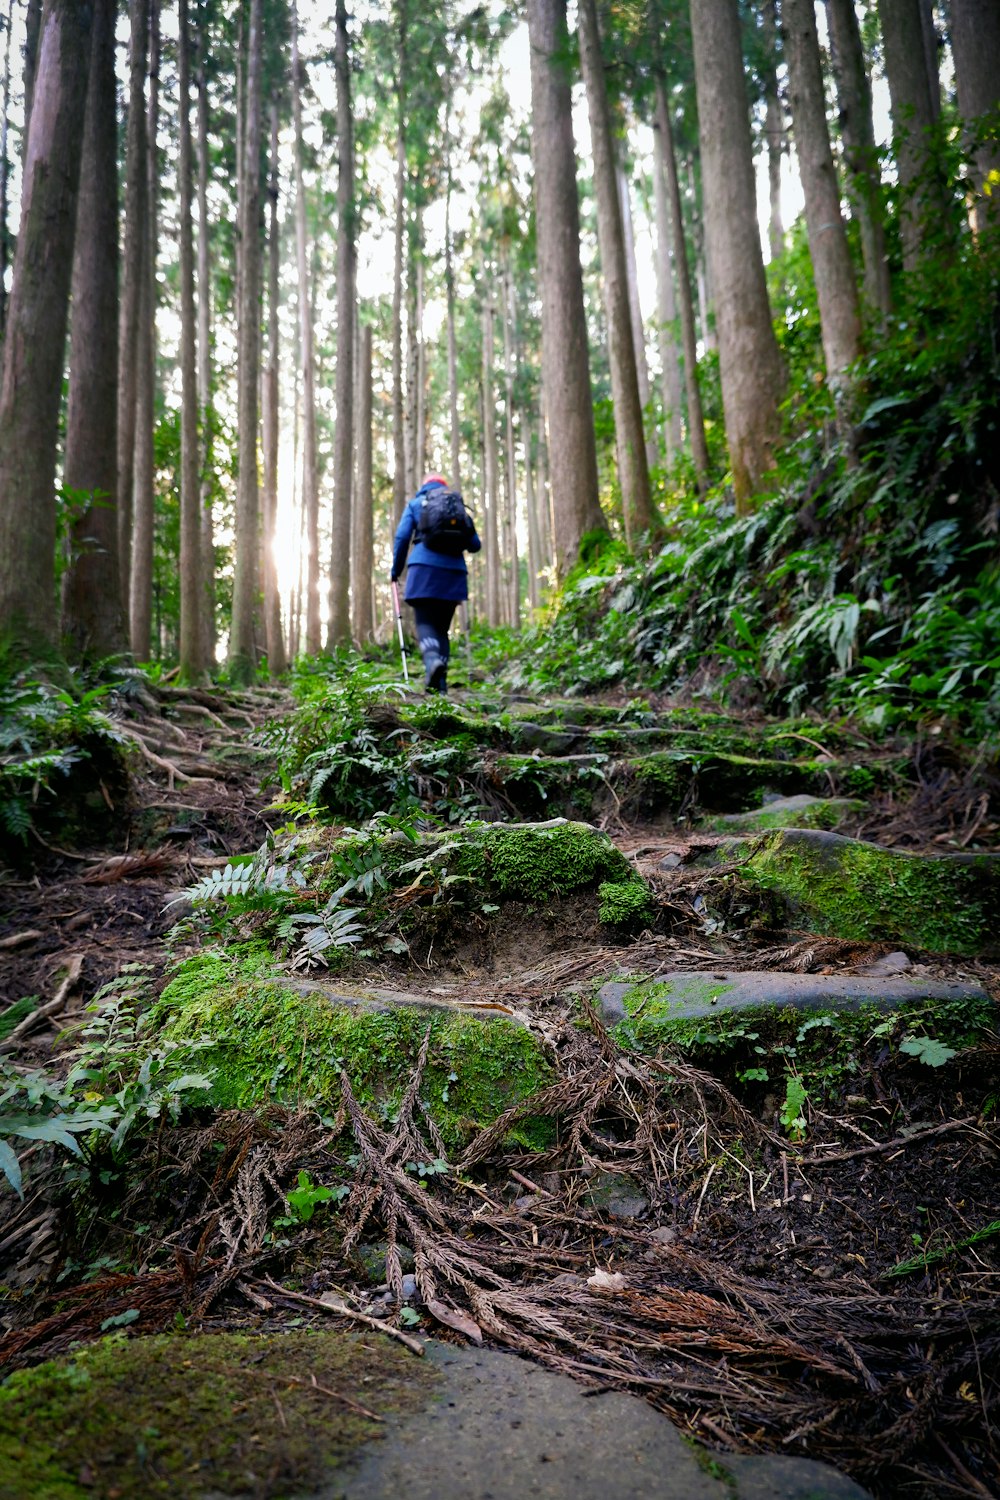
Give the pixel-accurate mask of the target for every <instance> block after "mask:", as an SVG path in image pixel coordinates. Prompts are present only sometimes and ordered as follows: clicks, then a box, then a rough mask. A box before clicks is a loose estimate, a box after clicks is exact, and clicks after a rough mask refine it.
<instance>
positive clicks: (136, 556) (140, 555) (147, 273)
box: [129, 0, 160, 661]
mask: <svg viewBox="0 0 1000 1500" xmlns="http://www.w3.org/2000/svg"><path fill="white" fill-rule="evenodd" d="M159 119H160V0H149V100H148V104H147V119H146V234H145V236H144V239H143V255H142V273H141V283H140V301H139V321H138V326H137V331H136V376H135V453H134V467H133V476H134V477H133V486H134V489H133V511H132V578H131V581H130V583H129V638H130V641H131V645H132V654H133V656H134V657H135V658H136V660H137V661H148V660H149V658H150V655H151V646H152V629H153V528H154V524H155V514H156V512H155V496H154V486H155V480H156V472H155V469H156V466H155V462H154V454H153V427H154V424H155V420H156V300H157V299H156V258H157V250H158V248H159V213H158V197H159V193H158V186H159V169H160V158H159V149H158V136H159Z"/></svg>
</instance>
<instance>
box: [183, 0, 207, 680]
mask: <svg viewBox="0 0 1000 1500" xmlns="http://www.w3.org/2000/svg"><path fill="white" fill-rule="evenodd" d="M190 46H191V38H190V31H189V23H188V0H177V82H178V95H179V99H178V134H179V142H178V152H177V215H178V228H179V238H180V302H181V476H180V478H181V496H180V500H181V546H180V581H181V617H180V651H179V664H180V674H181V677H182V679H184V680H185V681H188V682H199V681H201V680H202V679H203V678H204V677H205V675H206V662H205V658H204V650H205V631H204V627H203V624H202V618H201V613H202V608H203V606H204V601H205V591H204V588H203V586H202V579H201V566H202V550H201V485H200V475H199V472H198V471H199V464H198V335H197V326H196V314H195V291H194V226H193V223H192V199H193V197H194V174H193V170H192V150H191V61H190Z"/></svg>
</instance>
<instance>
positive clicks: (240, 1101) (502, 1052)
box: [160, 956, 552, 1146]
mask: <svg viewBox="0 0 1000 1500" xmlns="http://www.w3.org/2000/svg"><path fill="white" fill-rule="evenodd" d="M160 1014H161V1025H162V1029H163V1032H164V1035H165V1036H166V1037H168V1038H181V1037H190V1036H191V1035H193V1034H204V1035H206V1036H208V1037H210V1038H211V1039H212V1041H213V1043H214V1045H213V1046H212V1047H211V1048H209V1049H207V1050H206V1052H205V1053H203V1054H202V1055H201V1060H202V1065H203V1066H204V1067H205V1068H206V1069H208V1070H211V1071H213V1072H214V1075H215V1077H214V1084H213V1090H212V1099H213V1102H214V1103H215V1104H216V1105H217V1106H218V1107H220V1108H236V1107H247V1106H252V1105H256V1104H261V1103H266V1102H269V1101H271V1100H278V1101H281V1102H284V1103H295V1104H298V1103H302V1102H306V1101H309V1102H311V1103H314V1104H316V1105H317V1106H318V1107H320V1108H321V1109H325V1110H326V1111H328V1112H331V1113H332V1111H333V1109H334V1108H335V1107H336V1104H337V1102H338V1101H339V1099H340V1073H341V1070H343V1071H344V1072H346V1074H347V1076H348V1078H349V1079H350V1081H351V1086H352V1088H353V1090H354V1092H355V1094H356V1096H357V1097H358V1098H359V1099H360V1101H361V1102H362V1103H363V1104H365V1105H366V1106H369V1107H373V1108H377V1109H380V1110H382V1111H383V1112H384V1113H385V1114H386V1115H392V1114H393V1113H394V1111H395V1109H396V1107H397V1106H398V1104H399V1100H400V1097H401V1096H402V1094H403V1092H404V1091H405V1089H406V1086H407V1084H408V1082H409V1079H410V1077H411V1075H412V1072H413V1068H414V1065H415V1063H416V1060H417V1056H418V1054H419V1052H420V1048H421V1045H422V1043H423V1039H424V1035H425V1033H426V1031H427V1027H428V1025H430V1027H431V1048H430V1053H429V1057H428V1064H427V1068H426V1070H425V1073H424V1083H423V1090H422V1097H423V1098H424V1100H425V1101H426V1104H427V1107H428V1109H429V1111H430V1113H431V1114H432V1115H433V1117H434V1119H435V1121H436V1122H437V1125H438V1128H439V1129H440V1131H441V1133H442V1135H443V1136H444V1138H445V1140H446V1142H447V1143H448V1144H449V1145H450V1146H457V1145H459V1144H461V1143H462V1142H464V1141H465V1140H467V1139H468V1137H469V1135H470V1133H471V1132H472V1131H473V1130H474V1129H475V1128H476V1127H479V1126H483V1125H487V1124H489V1123H491V1122H492V1121H493V1120H495V1119H496V1117H497V1116H498V1115H499V1114H502V1113H503V1111H504V1110H505V1109H506V1108H507V1107H508V1106H509V1105H511V1104H514V1103H516V1102H517V1101H518V1100H521V1099H524V1098H526V1097H527V1096H528V1095H530V1094H532V1093H534V1092H535V1091H536V1090H537V1089H539V1088H543V1087H545V1086H546V1085H547V1084H548V1083H549V1082H551V1079H552V1069H551V1065H550V1064H549V1062H548V1059H547V1058H546V1055H545V1052H544V1049H543V1047H542V1044H541V1043H540V1042H539V1041H538V1039H537V1038H536V1037H535V1036H534V1035H533V1033H532V1032H530V1031H528V1030H527V1029H526V1028H525V1027H523V1026H520V1025H517V1024H516V1023H515V1022H513V1021H509V1020H507V1019H506V1018H505V1017H502V1016H501V1017H497V1019H496V1020H489V1021H484V1020H481V1019H479V1018H478V1017H474V1016H467V1015H462V1014H454V1013H451V1012H449V1011H446V1010H444V1009H443V1008H442V1009H436V1010H424V1009H421V1008H420V1007H418V1006H415V1005H402V1004H401V1005H396V1006H393V1007H391V1008H379V1007H376V1006H375V1005H374V1004H373V1003H372V1002H371V1000H370V998H369V999H368V1000H366V999H365V997H363V996H360V997H358V1001H357V1003H356V1004H354V1005H351V1004H347V1003H338V1002H337V998H336V995H335V994H329V995H328V994H327V993H325V992H324V990H322V989H319V988H316V987H312V988H311V987H308V986H307V985H303V986H302V987H301V988H297V987H296V984H295V981H294V980H291V979H289V978H287V977H283V976H279V975H277V974H272V975H270V976H264V975H261V974H259V973H257V974H250V975H248V974H247V972H246V971H245V970H242V971H241V970H240V968H239V967H238V966H237V965H233V966H232V967H231V968H229V969H228V970H227V969H226V967H225V961H223V964H222V966H221V967H220V962H219V960H218V958H217V957H215V956H210V957H208V959H207V960H206V959H205V958H202V957H197V958H193V959H189V960H187V961H186V962H185V963H184V964H182V965H181V967H180V970H179V972H178V974H177V977H176V978H175V979H174V980H173V981H172V983H171V984H169V985H168V986H167V988H166V989H165V990H164V992H163V995H162V997H161V1000H160ZM452 1074H455V1075H456V1077H455V1078H452V1076H451V1075H452ZM544 1134H545V1126H544V1125H543V1124H542V1123H541V1122H528V1124H527V1125H526V1126H524V1127H523V1128H522V1129H521V1133H520V1135H519V1136H518V1139H519V1140H521V1141H522V1143H523V1144H525V1145H528V1146H533V1145H535V1144H538V1143H540V1140H541V1137H542V1136H544Z"/></svg>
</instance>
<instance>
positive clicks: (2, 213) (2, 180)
mask: <svg viewBox="0 0 1000 1500" xmlns="http://www.w3.org/2000/svg"><path fill="white" fill-rule="evenodd" d="M13 30H14V0H7V24H6V30H5V33H4V52H3V106H2V107H3V117H2V118H0V345H2V344H3V331H4V328H5V326H6V323H7V266H8V265H9V264H10V230H9V228H8V225H7V207H8V205H7V183H8V178H9V162H8V158H7V135H8V124H9V120H10V41H11V34H12V32H13Z"/></svg>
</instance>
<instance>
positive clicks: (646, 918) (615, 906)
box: [597, 879, 653, 932]
mask: <svg viewBox="0 0 1000 1500" xmlns="http://www.w3.org/2000/svg"><path fill="white" fill-rule="evenodd" d="M597 894H598V896H599V897H600V898H601V904H600V907H599V909H598V913H597V915H598V916H599V917H600V919H601V921H602V922H606V923H607V924H608V925H609V926H610V927H623V928H625V929H626V930H628V931H631V932H635V931H638V930H639V929H641V928H643V927H648V926H649V924H650V922H652V920H653V902H652V899H651V896H650V890H649V886H648V885H647V884H646V882H645V881H644V880H635V879H632V880H618V881H612V880H606V881H604V883H603V884H602V885H600V886H599V887H598V891H597Z"/></svg>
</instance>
